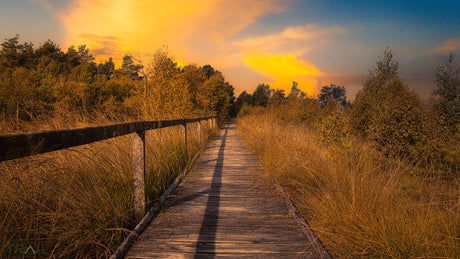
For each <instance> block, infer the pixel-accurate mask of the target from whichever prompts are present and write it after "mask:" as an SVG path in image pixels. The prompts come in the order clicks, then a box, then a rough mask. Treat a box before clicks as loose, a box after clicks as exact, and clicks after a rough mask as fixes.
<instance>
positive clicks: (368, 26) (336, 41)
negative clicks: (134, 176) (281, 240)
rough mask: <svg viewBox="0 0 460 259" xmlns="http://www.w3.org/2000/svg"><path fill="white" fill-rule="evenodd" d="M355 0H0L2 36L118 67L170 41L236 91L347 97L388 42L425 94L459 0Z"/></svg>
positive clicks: (185, 59)
mask: <svg viewBox="0 0 460 259" xmlns="http://www.w3.org/2000/svg"><path fill="white" fill-rule="evenodd" d="M353 1H354V0H351V3H347V4H344V3H343V2H341V1H332V2H331V3H329V2H327V3H326V2H324V1H303V0H253V1H246V0H232V1H230V0H196V1H187V0H177V1H174V2H165V1H159V0H153V1H149V0H139V1H129V0H110V1H109V0H23V1H1V2H0V35H1V36H3V38H10V37H11V36H12V35H13V36H14V35H15V34H18V33H19V34H20V35H21V39H22V38H23V35H25V39H24V40H25V41H31V40H32V41H34V42H35V43H36V42H43V40H44V39H45V40H46V39H51V40H53V41H54V42H55V41H56V40H57V43H58V44H59V45H61V46H62V47H63V49H65V48H67V47H69V46H70V45H74V46H79V45H86V46H87V47H88V48H89V49H90V50H91V53H92V54H93V55H94V56H95V57H96V60H97V61H104V60H107V59H108V57H112V58H113V60H114V61H115V63H116V64H117V66H120V65H121V59H122V57H123V56H124V55H125V54H127V53H131V54H133V55H134V56H135V57H137V58H140V59H141V60H142V63H143V65H147V64H148V63H150V61H151V58H152V54H153V53H154V52H155V51H156V50H158V49H160V48H163V47H164V46H167V48H168V51H169V53H170V54H171V55H173V57H174V58H175V60H176V62H177V63H178V65H179V66H184V65H186V64H190V63H194V64H197V65H198V66H203V65H206V64H209V65H211V66H213V67H214V68H215V69H217V70H220V71H222V72H223V74H224V75H225V76H226V79H227V81H229V82H230V83H231V84H232V85H234V87H235V93H236V94H238V93H240V92H242V91H243V90H247V91H249V92H251V91H253V90H255V88H256V87H257V85H258V84H260V83H266V84H269V85H270V86H271V87H272V88H275V89H276V88H278V89H284V90H286V91H289V89H290V88H291V86H292V82H293V81H295V82H297V83H298V85H299V88H300V89H301V90H303V91H305V92H307V93H308V94H309V95H315V94H317V93H318V91H319V88H320V87H321V86H323V85H328V84H330V83H333V84H337V85H344V86H345V87H346V88H347V93H348V94H349V95H350V97H351V98H353V97H352V96H353V95H354V94H355V93H356V92H357V91H358V90H359V89H360V88H361V87H362V81H363V79H364V78H365V77H366V72H367V71H368V70H369V69H372V66H373V65H374V64H375V61H376V60H377V57H378V56H380V55H381V54H382V53H383V50H384V49H385V48H386V47H387V46H389V47H390V48H391V49H392V50H394V51H395V54H396V58H397V59H398V60H399V61H400V68H401V76H402V77H403V79H405V80H406V81H407V82H408V84H409V86H410V87H412V88H413V89H415V90H417V91H421V92H422V93H424V94H429V93H430V92H431V91H432V89H433V86H434V73H435V70H436V67H437V66H438V65H440V64H442V62H443V61H445V60H447V58H448V56H449V54H450V53H451V52H458V51H459V50H460V37H459V36H458V35H459V32H460V25H459V24H460V23H456V22H454V21H458V12H455V10H456V9H458V8H460V3H459V4H457V5H459V6H458V8H453V5H456V4H453V3H452V2H451V1H445V0H440V1H437V2H436V3H434V2H433V3H431V2H430V3H428V2H427V3H419V4H418V5H416V6H413V7H409V6H407V5H404V4H399V3H394V5H397V7H398V8H397V9H395V6H394V5H393V6H392V5H390V4H386V3H383V2H382V3H380V2H365V3H363V2H359V6H360V8H361V9H362V10H365V12H360V11H359V10H361V9H359V10H357V9H356V8H353V6H354V4H357V3H353ZM332 6H334V8H332ZM37 7H39V8H37ZM394 10H398V11H397V12H395V11H394ZM440 10H443V11H442V12H441V11H440Z"/></svg>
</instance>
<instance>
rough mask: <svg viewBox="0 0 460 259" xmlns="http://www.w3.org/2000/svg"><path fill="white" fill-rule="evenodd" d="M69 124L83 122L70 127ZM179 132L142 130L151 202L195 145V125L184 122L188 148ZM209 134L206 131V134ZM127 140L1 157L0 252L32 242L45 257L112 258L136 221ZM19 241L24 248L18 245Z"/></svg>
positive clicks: (49, 124) (17, 253)
mask: <svg viewBox="0 0 460 259" xmlns="http://www.w3.org/2000/svg"><path fill="white" fill-rule="evenodd" d="M101 122H102V123H101ZM105 122H107V121H105ZM99 123H101V124H106V123H104V121H103V120H99ZM65 124H66V123H65V122H62V121H59V119H56V121H53V120H49V121H48V122H47V124H46V125H45V124H44V125H41V128H42V129H53V128H65ZM75 124H78V125H80V126H85V125H87V124H85V123H83V122H79V123H72V124H71V126H74V125H75ZM180 132H181V129H180V127H170V128H164V129H159V130H150V131H147V132H146V180H145V181H146V194H147V197H148V201H149V203H150V202H153V201H154V200H155V199H157V198H158V197H159V196H160V195H161V193H162V192H163V191H164V190H165V189H166V188H167V187H168V186H169V184H170V183H171V182H172V180H173V179H174V178H175V177H176V176H177V175H178V174H179V173H180V172H181V171H182V170H183V169H184V168H185V167H186V166H188V164H189V162H190V159H191V157H192V155H194V154H195V153H196V152H197V151H198V150H199V149H200V144H199V143H198V138H197V134H196V132H197V125H194V124H189V125H188V134H189V135H188V151H189V152H188V154H186V152H185V146H184V144H183V141H182V137H181V135H180ZM210 133H211V131H210V129H208V130H207V131H206V132H204V135H205V136H207V135H209V134H210ZM131 138H132V137H131V135H127V136H122V137H117V138H114V139H109V140H105V141H101V142H96V143H93V144H89V145H84V146H79V147H74V148H69V149H65V150H61V151H56V152H51V153H46V154H41V155H36V156H32V157H27V158H22V159H16V160H11V161H6V162H3V163H0V174H1V177H0V228H1V229H2V231H1V235H0V255H1V257H11V256H22V253H24V252H25V249H26V247H28V246H30V245H32V246H33V248H34V250H37V249H36V247H37V246H38V247H39V249H38V250H39V251H40V252H38V254H39V255H44V256H47V257H67V258H68V257H71V258H88V257H90V258H101V257H108V256H110V255H111V254H112V252H113V251H114V250H115V249H116V248H117V247H118V245H119V244H120V243H121V242H122V241H123V239H124V238H125V237H126V235H127V234H128V233H129V232H130V230H131V229H133V228H134V227H135V225H136V224H137V222H135V221H134V219H133V218H134V209H133V190H132V188H133V187H132V186H133V180H132V154H131V149H132V140H131ZM21 245H22V246H24V249H23V250H22V252H20V251H19V250H18V251H17V250H16V249H17V248H18V246H21ZM35 252H37V251H35ZM28 255H32V251H31V250H29V253H28Z"/></svg>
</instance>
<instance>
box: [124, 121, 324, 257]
mask: <svg viewBox="0 0 460 259" xmlns="http://www.w3.org/2000/svg"><path fill="white" fill-rule="evenodd" d="M211 123H212V122H211ZM201 160H202V161H203V162H202V163H201V164H200V165H199V166H198V167H197V168H196V169H195V170H194V171H193V172H191V173H190V174H189V175H187V177H186V179H184V181H183V182H182V184H181V186H179V187H178V188H177V189H176V191H175V192H174V193H173V195H171V196H170V197H169V198H168V201H167V202H166V205H167V207H165V208H163V210H162V212H161V213H160V214H159V215H158V216H157V218H156V219H155V220H154V221H153V222H152V224H151V225H150V226H149V227H148V228H147V229H146V231H145V232H144V234H143V235H142V236H141V237H140V238H139V241H138V242H137V243H136V244H134V246H133V248H132V249H131V250H130V251H129V253H128V254H127V258H151V257H161V258H166V257H174V258H191V257H194V258H207V257H212V258H215V257H255V258H295V257H298V258H329V257H328V255H327V252H325V254H321V253H322V252H321V251H320V253H318V251H317V250H316V249H315V248H314V247H313V246H314V245H315V244H316V243H315V239H314V238H313V239H312V238H311V237H307V236H306V235H305V234H304V233H303V231H302V230H303V229H302V227H301V226H300V225H299V224H298V222H297V221H296V219H295V218H294V217H293V216H292V215H291V214H290V213H289V209H288V207H287V206H286V204H285V203H284V202H285V201H284V199H283V197H282V196H281V195H280V193H279V192H278V191H277V189H276V188H275V187H274V186H273V184H272V183H271V182H270V181H268V180H267V179H265V178H263V177H261V175H260V172H262V169H261V168H260V166H259V165H260V163H259V162H258V158H257V157H256V156H255V155H254V154H251V153H250V152H249V151H248V150H247V149H245V148H244V144H243V142H242V140H241V138H239V137H238V136H237V134H236V130H235V127H234V125H232V124H230V125H229V126H227V127H226V128H224V129H223V130H221V131H220V133H219V135H218V136H217V137H216V138H215V139H214V140H213V141H212V142H211V144H210V145H208V147H207V149H206V152H205V153H204V154H203V155H202V157H201Z"/></svg>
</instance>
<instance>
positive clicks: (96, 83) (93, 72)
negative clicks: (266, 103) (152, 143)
mask: <svg viewBox="0 0 460 259" xmlns="http://www.w3.org/2000/svg"><path fill="white" fill-rule="evenodd" d="M233 103H234V94H233V86H232V85H231V84H229V83H228V82H226V81H225V79H224V76H223V75H222V73H221V72H219V71H216V70H214V69H213V68H212V67H211V66H210V65H205V66H203V67H202V68H200V67H196V66H195V65H189V66H186V67H184V68H182V69H181V68H179V67H178V66H177V64H176V63H175V62H174V58H173V57H171V56H170V55H169V54H168V52H167V50H166V49H160V50H158V51H156V52H155V54H154V56H153V60H152V62H151V63H150V64H149V66H147V67H145V68H144V66H143V65H142V62H141V61H140V60H139V59H136V58H134V57H133V56H132V55H130V54H127V55H125V56H124V57H123V63H122V65H121V67H120V68H118V69H117V68H115V64H114V62H113V60H112V58H109V59H108V60H106V61H102V62H100V63H99V64H97V63H95V62H94V57H93V56H92V55H91V54H90V50H89V49H87V48H86V46H84V45H83V46H79V47H77V48H75V47H74V46H71V47H70V48H68V50H67V52H63V51H61V49H60V48H59V47H58V46H57V45H56V44H54V43H53V42H51V41H46V42H45V43H43V44H41V45H40V46H39V47H38V48H34V47H33V45H32V43H23V44H21V43H19V36H15V37H13V38H11V39H7V40H6V41H5V42H4V43H2V44H1V49H0V114H1V116H0V119H1V122H0V123H1V125H2V126H1V129H0V131H3V132H5V131H6V128H8V129H9V131H19V130H25V128H24V125H26V124H27V123H34V119H35V118H37V117H53V116H61V117H65V116H72V114H80V113H82V114H84V116H85V117H86V118H88V120H90V119H91V118H92V117H94V116H93V115H94V114H96V113H97V112H100V111H104V112H105V113H106V114H109V115H110V116H112V118H116V117H123V116H125V115H127V116H130V117H132V118H133V119H134V118H136V119H141V118H144V119H152V118H172V117H175V118H178V117H184V116H192V115H204V114H218V115H219V118H221V120H225V119H226V118H227V117H228V116H229V114H230V112H231V108H232V105H233ZM25 122H26V123H25Z"/></svg>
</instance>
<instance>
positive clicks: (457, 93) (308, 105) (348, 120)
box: [235, 49, 460, 173]
mask: <svg viewBox="0 0 460 259" xmlns="http://www.w3.org/2000/svg"><path fill="white" fill-rule="evenodd" d="M453 59H454V55H453V54H451V56H450V58H449V59H448V61H447V63H446V64H443V65H440V66H439V67H438V71H437V73H436V84H437V88H436V89H435V90H434V91H433V93H432V94H431V96H430V98H429V100H428V102H427V103H423V102H422V101H421V100H420V98H419V96H418V95H417V94H416V93H415V92H414V91H413V90H410V89H409V87H408V85H407V84H406V83H405V82H404V81H403V80H402V79H401V77H400V76H399V65H398V62H396V61H395V60H394V57H393V52H392V51H391V50H389V49H387V50H386V51H385V53H384V55H383V57H381V58H380V59H379V60H378V61H377V63H376V66H375V68H374V69H373V70H372V71H370V74H369V76H368V78H367V79H366V80H365V81H364V82H363V88H362V89H361V90H360V91H359V92H358V94H357V95H356V98H355V100H354V101H353V102H350V101H347V100H346V90H345V87H343V86H336V85H330V86H324V87H323V88H322V89H321V92H320V94H319V95H318V98H312V97H308V96H306V95H305V94H304V93H303V92H301V91H300V90H299V89H298V88H297V84H296V83H295V82H294V83H293V86H292V89H291V93H290V94H289V95H287V96H285V93H284V90H274V89H270V87H269V86H268V85H265V84H260V85H259V86H258V87H257V89H256V90H255V91H254V92H253V93H252V94H249V93H247V92H243V93H241V94H240V95H239V97H238V98H237V100H236V102H235V107H236V109H237V110H241V111H240V113H239V115H240V116H244V115H245V114H247V113H253V112H255V111H263V112H267V111H268V112H271V113H273V114H276V115H277V116H278V117H279V118H280V119H281V120H283V121H285V122H286V123H287V124H290V123H294V124H297V123H304V124H306V125H308V126H309V127H311V128H312V129H314V130H315V132H317V136H318V138H319V139H320V140H321V141H322V142H323V143H325V144H328V145H329V144H334V145H335V144H339V145H340V143H343V142H346V141H347V140H348V139H349V138H350V137H353V138H355V137H358V138H360V139H362V140H365V141H367V142H370V143H373V146H375V147H376V148H377V149H378V150H379V151H381V152H382V153H384V154H385V155H387V156H396V157H412V158H414V160H413V161H416V162H417V163H422V164H424V165H433V164H438V162H441V164H444V165H448V166H449V168H450V169H449V170H451V169H453V172H457V173H458V166H459V165H460V80H459V77H458V75H459V73H460V70H459V69H458V68H455V67H453ZM250 107H253V108H250ZM257 107H259V108H257ZM260 107H264V108H260ZM254 108H255V109H254ZM451 172H452V171H451Z"/></svg>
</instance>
